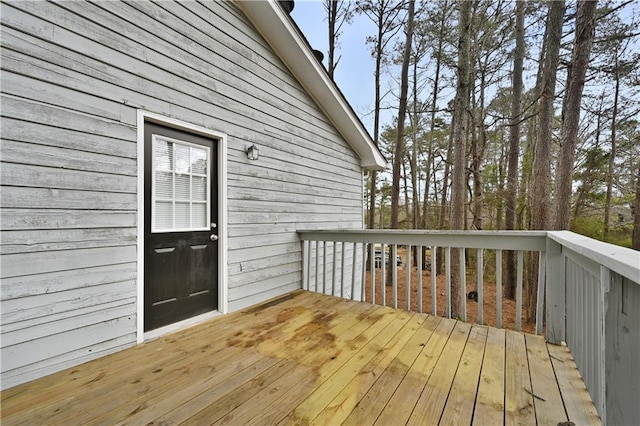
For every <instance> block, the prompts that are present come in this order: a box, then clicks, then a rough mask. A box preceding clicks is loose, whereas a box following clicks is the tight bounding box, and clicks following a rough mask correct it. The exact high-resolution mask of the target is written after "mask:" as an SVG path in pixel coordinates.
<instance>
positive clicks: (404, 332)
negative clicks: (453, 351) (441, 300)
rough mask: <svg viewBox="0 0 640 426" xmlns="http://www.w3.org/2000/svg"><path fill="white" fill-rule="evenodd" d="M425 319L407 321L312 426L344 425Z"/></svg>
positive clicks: (419, 316)
mask: <svg viewBox="0 0 640 426" xmlns="http://www.w3.org/2000/svg"><path fill="white" fill-rule="evenodd" d="M425 319H426V316H425V315H413V316H412V318H411V320H410V321H407V323H406V324H405V325H404V326H403V328H402V329H401V330H400V331H399V332H398V333H396V335H395V336H394V338H393V339H391V340H390V341H389V342H388V343H387V344H386V345H385V346H384V347H383V348H382V350H381V351H380V352H379V353H378V354H377V355H376V357H375V358H373V359H372V360H371V362H370V363H369V364H368V365H366V366H364V368H362V370H360V371H359V372H358V374H357V375H356V376H355V377H354V378H353V380H351V382H349V383H348V384H346V385H345V387H344V388H343V389H342V390H341V391H340V393H338V395H336V397H335V398H334V399H333V400H332V401H331V402H330V403H329V405H328V406H327V407H325V409H324V410H323V411H322V412H321V413H320V414H319V415H318V417H316V418H315V419H314V421H313V422H312V424H314V425H318V426H322V425H328V424H341V423H342V422H343V421H344V420H345V419H346V418H347V417H348V416H349V414H350V413H351V412H352V411H353V409H354V408H355V407H356V406H357V405H358V403H359V402H360V400H361V399H362V397H363V396H364V395H365V394H366V393H367V391H368V390H369V388H371V386H372V385H373V383H375V381H376V380H377V379H378V377H379V376H380V375H381V374H382V373H383V372H384V371H385V369H386V368H387V367H388V366H389V364H390V363H391V362H392V361H393V360H394V359H395V358H396V357H397V356H398V354H399V353H400V351H401V350H402V349H403V348H404V347H405V345H406V344H407V342H409V340H410V339H411V338H412V337H413V336H414V335H415V334H416V332H417V331H418V329H419V328H420V326H421V324H422V323H423V322H424V321H425Z"/></svg>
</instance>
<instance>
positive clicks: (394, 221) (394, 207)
mask: <svg viewBox="0 0 640 426" xmlns="http://www.w3.org/2000/svg"><path fill="white" fill-rule="evenodd" d="M414 13H415V1H414V0H409V11H408V13H407V23H406V30H405V33H406V40H405V45H404V55H403V59H402V75H401V83H400V104H399V106H398V132H397V135H396V137H397V138H396V148H395V155H394V159H393V181H392V191H391V229H397V228H398V210H399V201H400V163H401V161H402V157H403V155H402V153H403V151H404V136H405V135H404V120H405V118H406V114H407V92H408V86H409V62H410V61H411V44H412V38H413V17H414Z"/></svg>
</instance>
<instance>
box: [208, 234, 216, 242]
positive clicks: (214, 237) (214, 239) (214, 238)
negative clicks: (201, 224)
mask: <svg viewBox="0 0 640 426" xmlns="http://www.w3.org/2000/svg"><path fill="white" fill-rule="evenodd" d="M209 239H210V240H211V241H218V236H217V235H216V234H211V236H210V237H209Z"/></svg>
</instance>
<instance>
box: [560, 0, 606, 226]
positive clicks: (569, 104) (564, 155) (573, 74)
mask: <svg viewBox="0 0 640 426" xmlns="http://www.w3.org/2000/svg"><path fill="white" fill-rule="evenodd" d="M596 4H597V2H596V1H592V0H586V1H585V0H583V1H579V2H578V11H577V17H576V34H575V42H574V44H573V54H572V58H571V66H570V71H569V73H568V82H567V92H566V98H565V102H564V105H563V111H562V128H561V134H560V152H559V154H558V168H557V178H556V193H555V194H556V195H555V202H554V211H555V220H554V226H553V227H554V229H569V222H570V219H571V193H572V184H573V166H574V161H575V155H576V145H577V139H578V125H579V122H580V109H581V108H580V105H581V103H582V91H583V89H584V81H585V76H586V74H587V66H588V65H589V56H590V54H591V46H592V44H593V36H594V34H595V16H596Z"/></svg>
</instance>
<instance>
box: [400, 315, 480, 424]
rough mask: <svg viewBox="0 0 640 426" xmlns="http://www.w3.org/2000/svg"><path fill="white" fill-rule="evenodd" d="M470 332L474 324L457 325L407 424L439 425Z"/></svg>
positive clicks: (459, 323)
mask: <svg viewBox="0 0 640 426" xmlns="http://www.w3.org/2000/svg"><path fill="white" fill-rule="evenodd" d="M470 332H471V324H468V323H464V322H457V323H456V324H455V328H454V329H453V331H452V332H451V335H450V337H449V340H448V341H447V344H446V345H445V347H444V349H443V350H442V352H441V354H440V357H439V358H438V361H437V363H435V365H434V366H433V373H431V374H430V375H429V379H428V380H427V383H426V385H425V387H424V390H423V391H422V394H421V395H420V398H419V399H418V402H417V403H416V406H415V408H414V409H413V412H412V413H411V417H410V418H409V422H408V423H407V424H412V425H419V424H437V423H438V422H439V421H440V418H441V416H442V412H443V410H444V407H445V404H446V402H447V398H448V396H449V393H450V390H451V387H452V386H453V380H454V378H455V375H456V371H457V369H458V365H459V364H460V358H461V357H462V354H463V351H464V348H465V346H466V344H467V340H468V338H469V334H470ZM471 380H474V379H473V378H471ZM475 380H476V383H477V379H475Z"/></svg>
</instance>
